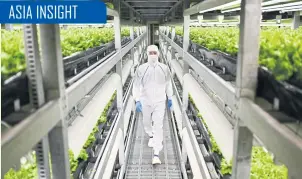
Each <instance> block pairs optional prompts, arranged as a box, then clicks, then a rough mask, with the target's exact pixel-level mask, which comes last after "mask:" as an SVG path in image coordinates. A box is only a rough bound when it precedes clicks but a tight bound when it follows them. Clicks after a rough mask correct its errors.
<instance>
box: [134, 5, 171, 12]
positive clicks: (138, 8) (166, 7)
mask: <svg viewBox="0 0 302 179" xmlns="http://www.w3.org/2000/svg"><path fill="white" fill-rule="evenodd" d="M170 8H171V6H165V7H162V6H160V7H156V6H150V7H145V6H142V7H135V8H134V9H135V10H137V11H139V10H141V9H165V10H169V9H170Z"/></svg>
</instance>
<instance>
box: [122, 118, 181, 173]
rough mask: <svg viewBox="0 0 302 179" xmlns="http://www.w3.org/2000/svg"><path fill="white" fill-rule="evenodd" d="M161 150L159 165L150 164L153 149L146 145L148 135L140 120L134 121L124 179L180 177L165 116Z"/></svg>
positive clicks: (169, 128)
mask: <svg viewBox="0 0 302 179" xmlns="http://www.w3.org/2000/svg"><path fill="white" fill-rule="evenodd" d="M163 128H164V141H163V150H162V151H161V152H160V155H159V157H160V160H161V161H162V164H161V165H152V163H151V162H152V156H153V150H152V148H150V147H148V141H149V137H148V136H147V134H146V133H145V131H144V129H143V124H142V120H141V119H140V118H138V119H137V121H136V126H135V128H134V131H133V132H134V136H133V139H132V142H131V144H132V146H131V149H130V153H129V159H128V161H127V169H126V173H125V178H126V179H138V178H140V179H181V178H182V177H181V170H180V168H179V163H178V157H177V153H176V151H175V146H174V145H173V140H174V139H173V138H172V137H173V136H172V135H173V134H172V131H171V130H172V128H171V126H170V125H169V121H168V119H167V116H165V119H164V127H163Z"/></svg>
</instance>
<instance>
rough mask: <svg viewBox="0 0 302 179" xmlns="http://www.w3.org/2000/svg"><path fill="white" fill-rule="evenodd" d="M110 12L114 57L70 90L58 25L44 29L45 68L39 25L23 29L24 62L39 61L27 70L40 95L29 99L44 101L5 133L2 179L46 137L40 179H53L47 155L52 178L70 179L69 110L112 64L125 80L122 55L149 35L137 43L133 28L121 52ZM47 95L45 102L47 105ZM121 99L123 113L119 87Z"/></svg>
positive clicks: (117, 21) (117, 29)
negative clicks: (38, 36) (25, 52)
mask: <svg viewBox="0 0 302 179" xmlns="http://www.w3.org/2000/svg"><path fill="white" fill-rule="evenodd" d="M107 12H108V15H109V16H114V28H115V49H116V53H115V54H113V55H112V56H110V58H109V59H108V60H106V61H105V62H103V63H102V64H101V65H99V66H97V67H96V68H94V69H93V70H91V71H90V72H89V73H88V74H87V75H85V76H84V77H83V78H81V79H80V80H78V81H77V82H75V83H73V84H72V85H71V86H70V87H69V88H68V89H67V90H65V84H64V72H63V63H62V54H61V47H60V35H59V29H60V28H59V25H57V24H55V25H40V35H41V47H42V48H41V49H42V58H43V64H42V65H43V66H41V64H37V63H38V62H39V59H40V58H39V57H38V55H39V46H38V39H37V30H36V29H37V27H36V25H25V26H24V29H25V38H26V37H27V38H28V40H27V41H25V47H26V49H27V52H28V53H27V54H26V58H27V61H29V60H30V59H31V60H32V62H31V63H34V64H35V63H36V65H35V66H34V68H31V69H28V70H30V71H31V73H34V75H33V78H31V79H30V80H31V88H32V89H33V90H34V91H35V92H36V93H37V94H38V95H35V96H31V101H33V100H34V99H35V100H40V101H38V102H39V103H38V104H39V105H37V106H35V107H36V109H35V110H34V111H31V112H28V113H25V114H24V117H23V120H22V121H21V122H20V123H19V124H17V125H16V126H14V127H13V128H11V129H9V130H8V131H7V132H6V133H4V134H2V143H1V149H2V160H1V164H2V167H1V169H2V177H3V176H4V174H5V173H6V172H7V171H8V170H9V169H10V168H16V166H17V165H18V164H19V163H20V158H21V157H23V156H24V155H26V154H27V152H29V151H30V150H32V149H33V148H35V146H36V145H37V143H39V141H40V140H41V139H43V138H44V139H46V140H45V141H43V142H42V143H43V144H42V148H41V147H40V149H41V153H42V162H38V168H39V170H40V169H43V170H45V171H44V172H45V173H46V175H44V176H41V175H40V177H46V178H49V176H50V167H49V165H48V163H49V159H48V151H49V152H50V154H51V164H52V166H53V167H52V175H53V177H54V178H64V179H69V178H70V172H69V168H70V167H69V161H68V142H67V124H66V123H65V121H64V118H65V116H66V115H67V111H69V109H72V108H73V107H74V106H75V105H76V104H77V103H78V102H79V101H80V100H81V99H82V98H83V97H84V96H85V95H86V94H87V93H89V91H91V89H92V88H93V87H94V86H95V85H96V84H97V83H98V82H99V81H100V79H101V78H102V77H104V76H105V75H106V74H107V73H108V72H109V71H110V70H111V69H112V68H113V67H114V66H116V68H117V72H118V74H119V75H120V77H121V76H122V74H121V73H122V70H121V69H122V68H121V67H122V65H121V61H122V57H123V56H124V55H125V54H127V53H128V52H129V51H132V52H133V50H132V49H133V48H134V47H135V46H141V45H143V43H144V39H145V37H146V32H143V31H144V29H143V28H139V29H140V31H139V32H140V33H139V36H138V37H137V38H136V39H135V40H134V31H133V27H131V30H130V31H131V39H132V42H130V43H129V44H128V45H127V46H125V47H124V48H121V36H120V18H119V13H118V12H117V11H115V10H111V9H107ZM32 44H34V45H32ZM32 54H34V55H35V56H33V55H32ZM28 63H29V62H28ZM28 66H30V65H28ZM31 66H32V65H31ZM39 78H41V79H39ZM33 82H35V83H33ZM43 84H44V90H43ZM40 86H41V87H40ZM44 94H45V103H44V101H43V97H44ZM117 99H118V100H117V101H118V107H119V110H122V109H123V108H122V88H121V89H118V95H117ZM121 114H122V113H121ZM41 165H44V166H41ZM42 173H43V172H42Z"/></svg>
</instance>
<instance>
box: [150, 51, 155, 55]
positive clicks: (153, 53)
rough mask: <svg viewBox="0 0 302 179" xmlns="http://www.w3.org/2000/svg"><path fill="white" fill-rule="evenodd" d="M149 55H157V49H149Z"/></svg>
mask: <svg viewBox="0 0 302 179" xmlns="http://www.w3.org/2000/svg"><path fill="white" fill-rule="evenodd" d="M149 55H157V51H149Z"/></svg>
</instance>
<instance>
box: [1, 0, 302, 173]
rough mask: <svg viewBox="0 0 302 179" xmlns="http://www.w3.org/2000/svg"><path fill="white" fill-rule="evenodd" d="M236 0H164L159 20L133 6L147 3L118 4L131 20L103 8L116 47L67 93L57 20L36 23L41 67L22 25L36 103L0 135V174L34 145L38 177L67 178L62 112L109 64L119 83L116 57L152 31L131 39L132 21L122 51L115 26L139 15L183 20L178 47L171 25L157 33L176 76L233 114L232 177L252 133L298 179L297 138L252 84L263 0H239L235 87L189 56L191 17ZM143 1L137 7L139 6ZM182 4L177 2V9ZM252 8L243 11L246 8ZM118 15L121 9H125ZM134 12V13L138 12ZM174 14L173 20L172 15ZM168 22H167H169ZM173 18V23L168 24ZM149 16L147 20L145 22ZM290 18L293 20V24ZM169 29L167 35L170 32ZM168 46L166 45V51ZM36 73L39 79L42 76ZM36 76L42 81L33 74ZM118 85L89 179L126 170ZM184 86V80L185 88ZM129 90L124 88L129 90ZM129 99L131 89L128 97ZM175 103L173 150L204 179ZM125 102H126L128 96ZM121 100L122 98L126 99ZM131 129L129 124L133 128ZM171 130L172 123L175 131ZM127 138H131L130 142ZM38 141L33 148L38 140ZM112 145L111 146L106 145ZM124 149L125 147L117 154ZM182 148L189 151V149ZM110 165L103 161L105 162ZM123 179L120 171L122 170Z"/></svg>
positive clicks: (300, 155)
mask: <svg viewBox="0 0 302 179" xmlns="http://www.w3.org/2000/svg"><path fill="white" fill-rule="evenodd" d="M233 1H234V0H206V1H202V2H199V1H196V2H199V3H197V4H196V5H194V6H192V7H191V8H189V3H188V2H189V1H188V0H180V1H175V0H165V2H163V3H164V4H165V5H167V7H168V8H169V10H167V11H164V15H163V16H161V17H164V18H163V19H162V21H154V18H155V19H156V18H157V17H158V16H160V15H150V14H149V15H150V16H149V18H146V16H148V11H150V10H143V12H142V10H141V11H140V12H138V10H137V9H135V8H133V7H139V8H140V7H149V8H150V7H152V2H147V1H142V2H136V1H132V0H131V1H123V4H124V5H126V6H127V7H128V8H129V9H130V11H129V12H130V20H129V19H127V20H126V19H123V18H122V17H121V14H122V10H121V9H120V7H119V6H116V7H115V8H116V10H112V9H108V8H107V15H108V16H113V17H114V20H113V23H114V29H115V49H116V53H115V54H113V55H112V56H110V57H109V58H108V59H107V60H106V61H105V62H103V63H102V64H101V65H99V66H97V67H96V68H94V69H92V70H91V71H89V72H88V73H87V74H86V75H85V76H84V77H83V78H81V79H80V80H78V81H76V82H75V83H73V84H72V85H71V86H70V87H69V88H68V89H67V90H66V89H65V84H64V72H63V64H62V54H61V47H60V36H59V29H60V28H59V25H40V33H41V47H42V48H41V49H42V57H43V60H44V61H43V62H44V63H43V64H39V58H40V57H39V47H38V43H37V42H38V39H37V27H36V25H26V26H24V29H26V33H25V37H26V45H25V46H26V48H27V49H26V50H27V53H26V57H27V64H32V65H33V68H30V69H28V70H29V72H30V74H32V78H31V79H30V82H31V83H30V88H31V102H32V103H35V106H34V107H35V110H34V111H31V112H28V113H24V116H23V118H24V120H23V121H22V122H20V123H19V124H17V125H16V126H14V127H13V128H11V129H9V130H8V131H7V132H6V133H4V134H2V143H1V149H2V162H1V164H2V168H1V169H2V178H3V175H4V174H5V173H6V172H7V171H8V170H9V169H10V168H11V167H14V166H15V165H16V164H18V163H19V160H20V158H21V157H22V156H24V155H25V154H26V153H27V152H28V151H30V150H32V149H33V148H35V150H36V151H37V153H39V154H40V155H39V157H37V158H38V160H39V162H38V169H39V172H40V176H39V177H40V178H43V177H44V178H49V176H50V173H52V175H53V177H54V178H64V179H69V178H70V171H69V168H70V167H69V161H68V152H67V151H68V142H67V124H66V121H65V120H64V118H65V117H66V116H67V112H68V111H69V110H70V109H72V108H73V107H74V106H75V105H77V103H78V102H79V101H80V100H81V99H82V98H83V97H84V96H85V95H86V94H87V93H89V92H90V91H91V90H92V89H93V88H94V87H95V86H96V85H97V84H98V82H99V81H100V79H101V78H103V77H104V76H105V75H106V74H107V73H108V72H109V71H110V70H111V69H112V68H114V67H115V68H116V73H117V74H118V75H119V77H120V81H121V83H122V79H123V78H122V57H123V56H124V55H126V54H127V53H128V52H129V51H130V52H131V58H132V59H133V56H134V48H135V47H137V48H138V51H139V52H140V53H141V52H142V49H144V47H146V45H147V44H149V43H150V42H149V41H148V39H150V38H147V37H149V36H150V26H149V24H148V25H147V26H146V27H147V28H141V27H139V28H138V29H137V32H138V37H137V38H136V39H134V29H133V26H131V28H130V36H131V39H132V41H131V42H130V43H129V44H128V45H127V46H125V47H124V48H122V46H121V33H120V26H121V24H125V23H129V24H130V25H134V24H137V23H138V22H140V23H145V19H147V20H148V21H152V22H155V23H160V24H162V25H165V24H166V25H172V26H174V25H175V24H179V23H181V24H183V26H184V41H183V46H182V47H180V46H179V45H178V44H177V43H175V42H174V41H173V40H174V37H175V27H172V29H170V28H167V27H163V28H161V30H162V31H161V32H160V36H161V37H162V38H163V39H165V41H166V42H167V44H169V45H170V46H171V47H172V48H171V51H172V56H173V58H174V57H175V53H176V52H177V53H178V54H180V55H181V56H182V58H183V59H184V65H183V68H182V72H183V74H182V76H183V79H184V81H183V82H181V83H183V84H185V82H186V81H187V80H186V78H187V77H186V74H188V73H189V67H191V68H192V69H193V70H194V71H195V72H196V73H197V74H198V75H199V76H202V77H203V79H204V82H205V83H207V85H208V86H209V87H210V88H211V89H212V91H214V92H215V95H217V96H219V97H220V98H221V99H222V100H223V102H224V103H225V105H226V107H229V108H231V110H232V111H234V112H235V120H236V125H235V137H234V151H233V154H234V156H233V157H234V162H233V172H232V173H233V175H232V177H233V178H234V179H245V178H249V175H250V163H251V162H250V160H251V148H252V141H253V140H252V139H253V134H255V135H256V136H257V137H259V138H260V140H261V141H262V142H263V143H264V144H265V146H266V148H267V149H268V150H270V151H272V152H273V153H274V155H275V157H276V158H277V159H278V160H280V161H281V162H283V163H284V164H285V165H286V166H287V167H288V168H289V176H290V178H291V179H298V178H300V177H301V176H302V173H301V172H302V170H301V165H302V140H301V138H299V137H298V136H297V135H296V134H295V133H294V132H292V131H291V130H289V129H288V128H287V127H285V126H284V125H282V124H280V123H279V122H277V121H276V120H275V119H274V118H273V117H272V116H271V115H269V114H268V113H267V112H266V111H265V110H263V109H262V108H261V107H260V106H258V105H257V104H255V102H254V98H255V89H256V84H257V73H256V70H257V68H258V64H257V61H258V51H259V40H258V36H259V29H258V28H256V29H255V27H259V26H260V16H261V0H242V2H241V9H242V11H241V23H240V50H239V63H238V66H237V69H238V70H237V79H236V87H233V86H231V85H230V84H229V83H226V82H225V81H223V80H222V79H221V78H220V77H219V76H217V75H216V74H215V73H213V72H212V71H210V70H209V69H208V68H206V67H205V66H204V65H203V64H201V63H200V62H198V61H197V60H196V59H195V58H194V57H193V56H192V55H191V54H190V53H188V47H189V32H190V26H189V25H190V24H189V22H190V16H193V15H195V14H197V13H199V11H202V10H206V9H211V8H213V7H216V6H220V5H223V4H226V3H229V2H233ZM140 3H142V4H144V5H142V4H140ZM160 3H162V2H160V1H154V3H153V6H156V5H158V6H160ZM181 5H182V6H181ZM250 8H251V9H253V11H249V10H248V9H250ZM182 10H183V14H182V13H181V17H182V19H176V18H175V17H178V16H177V14H179V12H182ZM123 13H124V12H123ZM134 15H137V16H136V17H135V16H134ZM171 18H172V20H171ZM168 19H169V20H168ZM170 20H171V21H170ZM148 21H147V23H149V22H148ZM295 22H296V21H295ZM170 30H171V31H172V34H171V37H169V36H168V33H169V32H170ZM167 49H168V47H166V49H164V53H165V52H167ZM41 77H42V78H41ZM39 78H40V79H39ZM121 86H122V85H120V86H119V87H118V89H117V106H118V110H119V115H118V116H117V117H116V119H115V121H116V124H115V125H114V128H112V129H111V131H110V133H111V134H112V136H110V138H109V139H108V140H107V141H106V144H107V146H106V149H104V151H103V156H100V157H99V158H98V161H97V162H98V163H99V166H98V168H95V175H94V177H93V178H98V177H100V176H101V175H102V174H104V175H103V177H106V176H108V177H110V175H111V173H104V172H105V171H107V169H112V168H114V167H113V166H114V165H115V163H114V162H115V161H116V160H114V161H113V160H111V159H116V158H117V159H118V161H119V164H120V165H122V168H121V171H125V170H126V168H125V165H124V164H125V158H127V156H125V153H127V151H128V152H129V149H126V150H125V148H126V147H125V143H124V139H125V138H126V131H125V130H126V129H125V125H124V120H123V115H124V114H123V113H124V108H125V106H123V105H124V103H123V96H124V95H123V89H122V87H121ZM184 86H185V85H184ZM127 93H130V92H129V91H128V92H127ZM128 98H130V96H129V94H128V95H127V99H128ZM178 100H179V101H178V102H179V103H180V104H182V109H181V113H182V126H181V130H182V131H181V133H182V134H183V136H182V137H183V139H184V140H183V143H184V144H183V146H185V147H186V148H185V147H183V148H182V149H181V151H180V150H179V152H180V153H181V154H182V155H183V158H182V159H181V162H182V163H181V165H182V164H185V161H186V160H187V158H189V160H190V162H191V168H192V170H193V171H194V176H195V177H202V178H210V176H209V173H208V171H205V170H204V168H205V165H206V164H205V162H204V159H203V157H202V153H201V151H200V150H197V149H196V146H198V143H197V140H196V139H195V134H194V131H193V130H192V128H191V127H190V126H191V125H190V124H189V119H188V116H187V115H186V111H185V110H186V109H187V106H188V91H187V90H185V89H184V90H183V94H182V102H181V100H180V97H179V96H178ZM126 101H127V100H126ZM125 104H127V103H125ZM132 129H133V126H132ZM174 129H175V128H174ZM128 143H129V142H128ZM37 144H38V145H37ZM111 149H112V150H111ZM122 151H124V152H122ZM188 151H194V152H192V153H188ZM49 152H50V154H51V155H50V156H51V165H52V172H50V167H49V165H48V164H49V160H50V159H49V158H48V156H49V155H48V153H49ZM105 164H108V165H105ZM122 173H123V172H122ZM120 178H122V175H120Z"/></svg>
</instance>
